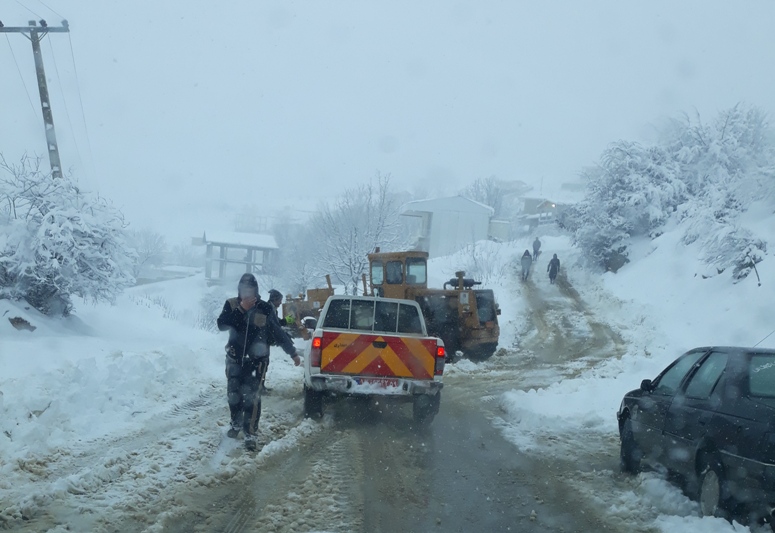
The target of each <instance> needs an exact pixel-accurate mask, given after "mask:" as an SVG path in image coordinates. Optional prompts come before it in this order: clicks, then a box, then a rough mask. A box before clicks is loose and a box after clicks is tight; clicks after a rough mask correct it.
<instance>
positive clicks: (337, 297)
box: [328, 294, 420, 305]
mask: <svg viewBox="0 0 775 533" xmlns="http://www.w3.org/2000/svg"><path fill="white" fill-rule="evenodd" d="M328 299H329V300H368V301H372V302H373V301H377V302H396V303H402V304H404V305H407V304H408V305H420V304H418V303H417V302H415V301H414V300H407V299H404V298H382V297H381V296H359V295H347V294H336V295H334V296H330V297H329V298H328Z"/></svg>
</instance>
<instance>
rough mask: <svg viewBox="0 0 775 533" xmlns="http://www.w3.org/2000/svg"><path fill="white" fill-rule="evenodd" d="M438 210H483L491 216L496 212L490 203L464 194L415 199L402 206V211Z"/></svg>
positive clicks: (482, 211)
mask: <svg viewBox="0 0 775 533" xmlns="http://www.w3.org/2000/svg"><path fill="white" fill-rule="evenodd" d="M438 211H468V212H481V213H485V214H487V215H489V216H492V215H494V214H495V210H494V209H493V208H492V207H490V206H489V205H485V204H482V203H480V202H477V201H475V200H471V199H470V198H466V197H464V196H448V197H445V198H432V199H430V200H414V201H412V202H407V203H405V204H404V205H402V206H401V213H411V212H438Z"/></svg>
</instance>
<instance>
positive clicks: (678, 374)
mask: <svg viewBox="0 0 775 533" xmlns="http://www.w3.org/2000/svg"><path fill="white" fill-rule="evenodd" d="M704 353H705V352H704V351H697V352H689V353H687V354H686V355H683V356H681V358H679V359H678V360H677V361H676V362H675V363H673V366H671V367H670V368H668V369H667V370H666V371H665V373H664V374H662V376H661V377H659V378H658V379H657V383H656V385H655V387H654V389H653V391H652V392H653V393H654V394H661V395H664V396H672V395H673V394H675V393H676V391H677V390H678V387H680V386H681V382H682V381H683V379H684V377H685V376H686V374H687V373H688V372H689V370H691V368H692V367H693V366H694V364H695V363H696V362H697V361H699V359H700V357H702V356H703V354H704Z"/></svg>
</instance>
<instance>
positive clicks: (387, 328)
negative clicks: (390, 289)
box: [374, 302, 398, 333]
mask: <svg viewBox="0 0 775 533" xmlns="http://www.w3.org/2000/svg"><path fill="white" fill-rule="evenodd" d="M397 322H398V303H397V302H377V305H376V309H375V310H374V331H384V332H386V333H395V332H396V323H397Z"/></svg>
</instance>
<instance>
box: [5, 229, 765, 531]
mask: <svg viewBox="0 0 775 533" xmlns="http://www.w3.org/2000/svg"><path fill="white" fill-rule="evenodd" d="M545 246H546V247H547V248H550V247H555V248H559V249H566V250H567V248H568V247H567V241H566V240H564V239H562V238H556V239H554V240H552V239H551V238H546V239H545ZM563 246H565V248H562V247H563ZM519 248H520V247H519V246H512V247H509V246H508V245H503V246H502V248H501V249H500V251H499V252H498V253H499V254H500V255H499V257H500V259H499V260H500V261H501V262H502V265H501V267H502V268H501V269H500V274H499V275H497V276H495V277H493V279H491V280H490V283H489V284H490V286H493V288H495V289H496V294H497V297H498V300H499V302H500V304H501V307H502V309H503V311H504V312H503V315H502V316H501V326H502V328H503V335H502V338H501V340H502V342H501V350H499V352H498V355H496V356H494V357H493V358H492V359H490V360H489V361H486V362H483V363H479V364H475V363H473V362H471V361H468V360H466V359H462V360H460V361H458V362H457V363H455V364H453V365H449V366H448V368H447V372H446V378H445V382H446V386H445V389H444V392H443V399H442V406H441V413H440V414H439V416H438V417H437V419H436V421H435V422H434V424H433V426H432V428H431V430H430V431H429V432H416V431H414V430H413V429H412V428H411V425H412V424H411V416H410V412H409V409H408V408H407V407H405V406H400V407H396V408H387V407H385V406H381V407H379V408H378V409H376V411H377V412H375V409H374V406H373V405H372V406H371V407H369V406H367V405H360V404H353V402H346V401H344V402H339V403H337V404H334V405H331V406H330V408H329V409H328V410H327V412H328V414H327V415H326V417H325V418H324V420H323V421H322V422H313V421H309V420H304V419H303V418H302V416H301V411H302V399H301V387H300V378H301V374H300V370H299V369H298V368H295V367H293V366H292V363H291V361H290V360H289V359H288V358H287V357H286V356H285V355H284V354H282V352H278V353H276V354H274V355H273V360H272V365H271V366H270V370H269V376H268V383H269V386H270V387H272V388H273V393H272V394H271V395H270V396H267V397H266V398H265V402H266V403H265V408H264V413H265V414H264V416H263V418H262V424H261V434H262V437H263V440H265V441H266V442H267V445H266V446H265V447H264V448H263V449H262V450H261V451H260V452H259V453H258V454H249V453H246V452H245V451H244V450H243V449H242V447H241V446H240V442H238V441H234V440H231V439H228V438H226V437H225V430H226V428H225V423H226V421H227V418H228V413H227V407H226V403H225V393H224V388H225V383H224V379H223V358H222V355H221V354H222V350H223V338H222V337H220V336H217V335H213V334H212V333H210V332H205V331H201V330H196V329H194V328H193V327H192V324H193V322H194V319H195V315H196V312H195V310H196V309H197V307H198V303H199V299H200V298H201V297H202V294H204V293H206V292H207V291H208V288H207V287H206V286H205V285H204V282H203V280H202V279H199V278H195V277H194V278H188V279H184V280H175V281H168V282H164V283H160V284H156V285H154V286H144V287H137V288H135V289H133V291H132V292H130V294H129V295H127V297H126V298H124V299H123V300H122V301H120V302H119V303H118V305H117V306H115V307H110V306H97V307H93V308H89V307H84V308H83V310H81V312H80V313H79V317H80V318H79V319H77V320H71V321H69V322H66V323H57V322H53V321H50V320H48V319H46V318H44V317H41V316H39V315H36V314H35V313H34V311H32V310H29V309H25V308H24V307H23V306H18V305H16V304H12V303H10V302H7V301H0V304H2V306H3V308H2V309H0V314H3V313H4V314H7V315H9V316H10V315H19V316H23V317H25V318H26V319H28V320H29V321H30V322H32V323H34V324H36V325H37V326H38V329H37V330H36V331H35V332H34V333H33V332H28V331H17V330H15V329H12V328H10V327H9V326H8V324H7V322H6V321H2V322H0V328H2V329H1V330H0V333H2V336H0V364H2V368H3V371H4V372H3V375H2V377H0V393H2V394H1V395H0V413H2V415H3V416H2V418H0V528H4V529H10V530H14V531H53V532H57V533H58V532H61V531H68V530H69V531H98V532H112V531H148V532H151V531H170V532H178V531H181V532H182V531H231V532H237V531H321V530H325V531H383V532H388V531H426V530H431V529H434V528H435V529H438V530H439V531H471V530H488V531H499V530H502V531H508V530H511V531H536V532H538V531H558V532H559V531H565V532H570V531H602V530H606V531H621V532H624V531H627V532H632V531H643V532H647V531H648V532H651V531H655V532H656V531H662V532H672V531H681V532H692V533H693V532H700V531H701V532H703V533H705V532H713V533H715V532H719V533H721V532H723V533H728V532H731V531H735V532H748V531H759V530H761V528H760V527H758V526H752V528H751V529H749V528H748V527H744V526H740V525H734V526H733V525H732V524H729V523H728V522H725V521H723V520H718V519H710V518H699V517H698V509H697V505H696V504H695V503H693V502H692V501H690V500H689V499H687V498H686V497H685V496H684V495H683V494H682V493H681V491H680V490H679V489H677V488H676V487H674V486H673V485H671V484H670V483H668V482H667V481H666V480H664V479H662V478H661V477H660V476H658V475H657V474H655V473H645V474H641V475H639V476H637V477H631V476H625V475H622V474H620V473H619V471H618V434H617V430H616V420H615V411H616V408H617V406H618V402H619V399H620V398H621V396H622V394H623V393H624V392H626V391H627V390H629V389H631V388H634V387H636V386H637V383H638V382H639V380H640V379H641V378H642V377H652V376H653V375H654V373H655V372H656V371H657V370H658V369H659V368H661V367H662V366H663V365H664V364H666V362H669V360H670V359H672V358H673V357H674V356H675V355H678V353H680V351H682V349H683V347H679V346H673V345H672V344H675V342H674V338H675V336H673V339H670V338H664V339H663V338H662V337H661V336H662V335H663V332H665V331H667V332H668V333H671V330H670V329H668V328H665V327H664V326H660V324H659V320H658V318H659V317H656V316H655V314H653V313H649V311H648V308H647V307H644V306H642V305H640V304H638V303H637V302H634V301H626V300H622V299H621V298H617V297H615V296H614V295H613V294H612V293H611V292H610V291H609V290H607V289H606V288H605V287H604V286H603V284H601V283H600V282H599V281H595V280H594V279H591V278H590V277H589V276H586V275H585V274H584V273H583V272H580V271H574V270H572V269H571V270H570V272H569V274H570V275H569V276H568V277H567V278H566V277H564V276H563V277H561V278H560V280H559V283H558V284H557V285H550V284H549V283H548V280H547V279H546V277H545V275H543V274H544V273H543V272H542V271H541V267H542V264H541V262H540V261H539V264H538V265H537V268H536V270H535V271H534V273H533V276H532V277H531V279H530V280H529V281H528V282H527V283H520V282H519V281H517V276H516V275H515V274H514V272H513V267H512V265H513V264H514V260H513V259H514V257H516V256H517V255H518V254H519ZM569 254H570V252H567V254H564V257H565V255H569ZM564 264H572V263H571V261H566V262H565V263H564ZM543 266H544V268H545V265H543ZM437 270H439V272H437V276H438V277H439V278H443V277H444V276H446V275H447V273H446V272H441V269H437ZM622 280H626V278H624V277H623V276H621V277H617V278H616V280H615V281H616V282H622ZM674 293H675V294H677V295H679V296H680V293H679V292H678V291H677V290H676V291H674ZM138 332H141V333H138ZM681 332H684V330H683V329H682V330H681ZM671 342H672V344H671ZM652 351H653V352H655V355H652Z"/></svg>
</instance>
